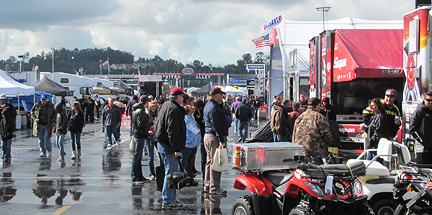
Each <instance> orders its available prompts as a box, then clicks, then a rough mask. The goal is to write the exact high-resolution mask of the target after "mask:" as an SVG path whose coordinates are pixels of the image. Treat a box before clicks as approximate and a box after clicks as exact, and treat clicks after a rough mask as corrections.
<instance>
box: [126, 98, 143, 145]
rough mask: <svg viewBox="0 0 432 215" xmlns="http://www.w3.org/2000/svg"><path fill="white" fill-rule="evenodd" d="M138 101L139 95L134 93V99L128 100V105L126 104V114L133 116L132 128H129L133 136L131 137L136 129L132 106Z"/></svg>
mask: <svg viewBox="0 0 432 215" xmlns="http://www.w3.org/2000/svg"><path fill="white" fill-rule="evenodd" d="M140 98H141V97H140ZM136 103H138V96H137V95H134V96H133V97H132V100H130V101H129V102H128V104H127V106H126V115H128V116H129V117H130V118H131V122H130V128H129V131H130V136H131V137H132V135H133V131H134V128H133V123H132V112H133V110H132V107H133V106H134V105H135V104H136Z"/></svg>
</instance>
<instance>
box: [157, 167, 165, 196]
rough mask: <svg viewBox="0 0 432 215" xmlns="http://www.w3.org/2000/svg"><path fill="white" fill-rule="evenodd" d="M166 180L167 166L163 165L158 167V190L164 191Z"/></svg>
mask: <svg viewBox="0 0 432 215" xmlns="http://www.w3.org/2000/svg"><path fill="white" fill-rule="evenodd" d="M164 180H165V167H164V166H163V165H161V166H158V167H156V190H157V191H162V187H163V183H164Z"/></svg>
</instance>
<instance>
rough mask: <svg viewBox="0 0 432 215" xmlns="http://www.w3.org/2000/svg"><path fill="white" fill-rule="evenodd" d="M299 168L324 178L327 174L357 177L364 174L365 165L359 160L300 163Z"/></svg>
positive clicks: (310, 174)
mask: <svg viewBox="0 0 432 215" xmlns="http://www.w3.org/2000/svg"><path fill="white" fill-rule="evenodd" d="M299 168H300V169H301V170H303V172H305V173H306V174H308V175H309V176H310V177H312V178H326V177H327V176H329V175H331V176H336V177H352V176H354V177H358V176H361V175H364V174H365V172H366V168H365V165H364V163H363V162H361V161H358V162H352V163H350V164H326V165H314V164H302V165H300V167H299Z"/></svg>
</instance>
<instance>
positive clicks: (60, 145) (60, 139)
mask: <svg viewBox="0 0 432 215" xmlns="http://www.w3.org/2000/svg"><path fill="white" fill-rule="evenodd" d="M64 138H65V135H64V134H57V139H56V144H57V148H59V150H60V152H59V153H60V157H61V158H63V159H64V146H63V142H64Z"/></svg>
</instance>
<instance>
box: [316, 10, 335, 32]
mask: <svg viewBox="0 0 432 215" xmlns="http://www.w3.org/2000/svg"><path fill="white" fill-rule="evenodd" d="M330 8H331V7H317V8H315V9H316V10H317V11H322V12H323V31H325V17H324V14H325V13H326V12H328V11H329V10H330Z"/></svg>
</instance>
